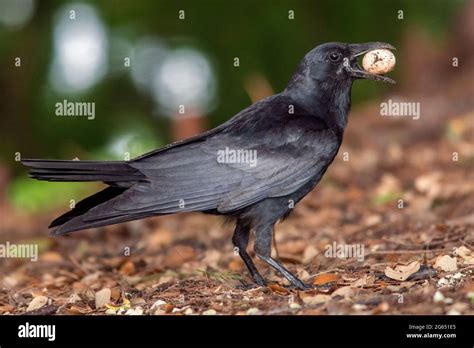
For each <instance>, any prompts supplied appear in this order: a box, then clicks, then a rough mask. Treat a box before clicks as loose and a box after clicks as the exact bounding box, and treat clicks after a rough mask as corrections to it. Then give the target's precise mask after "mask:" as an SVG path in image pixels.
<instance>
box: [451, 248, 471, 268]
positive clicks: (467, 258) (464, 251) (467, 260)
mask: <svg viewBox="0 0 474 348" xmlns="http://www.w3.org/2000/svg"><path fill="white" fill-rule="evenodd" d="M454 254H455V255H458V256H460V257H461V258H462V259H463V260H464V264H465V265H474V255H473V253H472V251H471V250H470V249H468V248H466V247H465V246H464V245H462V246H460V247H459V248H454Z"/></svg>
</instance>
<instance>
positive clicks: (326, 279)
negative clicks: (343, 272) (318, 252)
mask: <svg viewBox="0 0 474 348" xmlns="http://www.w3.org/2000/svg"><path fill="white" fill-rule="evenodd" d="M338 280H339V276H338V275H337V274H333V273H323V274H320V275H318V276H316V277H315V278H314V280H313V284H314V285H324V284H327V283H332V282H337V281H338Z"/></svg>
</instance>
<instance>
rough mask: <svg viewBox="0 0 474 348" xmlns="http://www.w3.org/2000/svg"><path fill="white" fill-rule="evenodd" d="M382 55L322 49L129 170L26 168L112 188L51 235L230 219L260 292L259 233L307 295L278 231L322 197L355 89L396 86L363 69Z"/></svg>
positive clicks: (54, 163)
mask: <svg viewBox="0 0 474 348" xmlns="http://www.w3.org/2000/svg"><path fill="white" fill-rule="evenodd" d="M374 49H394V47H393V46H391V45H389V44H386V43H380V42H370V43H363V44H346V43H326V44H322V45H320V46H317V47H316V48H314V49H313V50H311V51H310V52H309V53H308V54H306V56H305V57H304V58H303V60H302V62H301V63H300V65H299V67H298V69H297V70H296V73H295V74H294V75H293V77H292V78H291V80H290V82H289V83H288V85H287V87H286V89H285V90H284V91H283V92H281V93H278V94H276V95H273V96H271V97H268V98H266V99H263V100H261V101H259V102H258V103H255V104H253V105H251V106H249V107H248V108H246V109H245V110H243V111H241V112H239V113H238V114H237V115H236V116H234V117H233V118H231V119H230V120H229V121H227V122H225V123H223V124H222V125H220V126H218V127H216V128H214V129H212V130H210V131H208V132H205V133H203V134H200V135H197V136H194V137H192V138H189V139H187V140H184V141H179V142H176V143H173V144H170V145H167V146H165V147H163V148H161V149H158V150H155V151H152V152H150V153H147V154H144V155H142V156H140V157H137V158H135V159H133V160H130V161H104V162H103V161H62V160H36V159H25V160H23V161H22V163H23V164H24V165H26V166H28V167H30V169H31V171H30V176H31V177H33V178H35V179H39V180H48V181H103V182H104V183H106V184H107V185H109V186H108V187H107V188H106V189H104V190H103V191H100V192H98V193H96V194H94V195H92V196H90V197H87V198H86V199H84V200H82V201H81V202H79V203H78V204H77V205H76V206H75V207H74V209H72V210H71V211H69V212H67V213H66V214H64V215H62V216H60V217H58V218H57V219H56V220H54V221H53V222H52V223H51V225H50V228H54V230H53V232H52V234H55V235H61V234H64V233H68V232H72V231H77V230H83V229H86V228H92V227H99V226H105V225H112V224H116V223H120V222H124V221H130V220H136V219H143V218H146V217H149V216H156V215H165V214H173V213H179V212H189V211H201V212H205V213H210V214H217V215H225V216H229V217H231V218H234V219H235V221H236V227H235V231H234V235H233V238H232V241H233V243H234V245H235V247H236V250H238V253H239V255H240V256H241V257H242V259H243V261H244V262H245V264H246V265H247V267H248V270H249V272H250V274H251V276H252V277H253V279H254V281H255V282H256V283H257V284H259V285H264V284H265V280H264V278H263V277H262V276H261V275H260V273H259V272H258V270H257V269H256V267H255V265H254V263H253V262H252V259H251V257H250V255H249V254H248V253H247V250H246V249H247V244H248V241H249V234H250V231H253V232H254V235H255V248H254V250H255V253H256V255H257V256H258V257H259V258H260V259H262V260H263V261H265V262H266V263H267V264H269V265H270V266H272V267H274V268H275V269H276V270H278V271H279V272H280V273H281V274H282V275H283V276H285V277H286V278H287V279H288V280H289V281H290V283H292V284H293V285H294V286H296V287H298V288H300V289H305V288H307V286H306V285H305V284H304V283H303V282H302V281H301V280H299V279H298V278H297V277H295V276H294V275H293V274H291V273H290V272H289V271H288V270H287V269H286V268H284V267H283V266H282V265H281V264H280V263H279V262H278V261H277V260H275V259H273V258H272V257H271V243H272V236H273V230H274V225H275V223H276V222H278V221H280V220H282V219H284V218H285V217H286V216H287V215H288V214H289V213H290V212H291V210H292V208H293V206H294V204H296V203H297V202H298V201H300V200H301V199H302V198H303V197H304V196H306V195H307V194H308V193H309V192H310V191H311V190H313V188H314V187H315V186H316V184H317V183H318V182H319V180H321V177H322V176H323V174H324V173H325V172H326V169H327V168H328V166H329V165H330V164H331V162H332V161H333V159H334V157H335V156H336V154H337V152H338V149H339V146H340V145H341V142H342V137H343V133H344V129H345V127H346V125H347V116H348V113H349V109H350V103H351V87H352V83H353V81H354V80H356V79H371V80H377V81H384V82H390V83H394V81H393V80H391V79H389V78H388V77H385V76H382V75H376V74H370V73H368V72H366V71H364V70H362V68H361V67H360V66H359V64H358V62H357V57H358V56H360V55H362V54H364V53H366V52H368V51H371V50H374Z"/></svg>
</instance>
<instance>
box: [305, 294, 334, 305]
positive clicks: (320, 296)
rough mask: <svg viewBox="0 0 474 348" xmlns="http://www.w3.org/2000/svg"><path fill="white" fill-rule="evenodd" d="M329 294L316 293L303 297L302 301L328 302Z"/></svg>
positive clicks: (313, 302)
mask: <svg viewBox="0 0 474 348" xmlns="http://www.w3.org/2000/svg"><path fill="white" fill-rule="evenodd" d="M330 299H331V296H329V295H324V294H317V295H315V296H306V297H304V298H303V302H304V303H305V304H307V305H317V304H320V303H325V302H328V301H329V300H330Z"/></svg>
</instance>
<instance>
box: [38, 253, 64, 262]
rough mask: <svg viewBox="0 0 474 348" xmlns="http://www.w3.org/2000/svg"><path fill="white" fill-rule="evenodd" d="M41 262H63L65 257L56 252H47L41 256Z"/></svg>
mask: <svg viewBox="0 0 474 348" xmlns="http://www.w3.org/2000/svg"><path fill="white" fill-rule="evenodd" d="M40 260H41V261H46V262H61V261H62V260H63V257H62V256H61V254H59V253H57V252H55V251H47V252H45V253H44V254H42V255H41V256H40Z"/></svg>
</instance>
